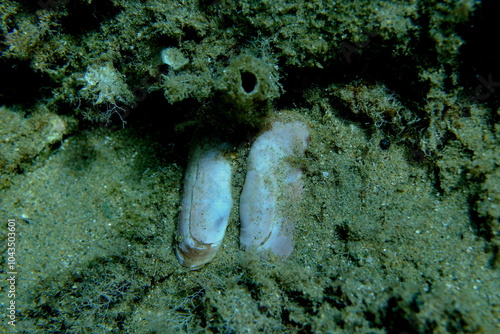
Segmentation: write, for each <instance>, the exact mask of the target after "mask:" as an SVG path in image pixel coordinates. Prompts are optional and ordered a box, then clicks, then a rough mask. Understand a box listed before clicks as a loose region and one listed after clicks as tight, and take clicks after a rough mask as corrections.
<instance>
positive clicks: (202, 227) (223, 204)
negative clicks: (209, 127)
mask: <svg viewBox="0 0 500 334" xmlns="http://www.w3.org/2000/svg"><path fill="white" fill-rule="evenodd" d="M226 149H227V144H223V143H220V142H218V141H217V140H215V139H214V138H208V139H205V140H203V141H201V142H200V141H198V142H195V143H194V145H193V148H192V151H191V155H190V157H189V161H188V166H187V170H186V175H185V179H184V192H183V197H182V206H181V212H180V216H179V222H178V226H177V230H178V238H179V244H178V246H177V248H176V255H177V258H178V259H179V262H180V263H181V264H182V265H183V266H185V267H188V268H190V269H191V270H196V269H199V268H201V267H202V266H203V265H205V264H207V263H209V262H210V261H212V260H213V259H214V257H215V255H216V253H217V250H218V249H219V247H220V245H221V244H222V240H223V239H224V234H225V233H226V227H227V224H228V221H229V214H230V211H231V206H232V197H231V163H230V161H229V160H228V159H226V158H225V156H224V155H225V150H226Z"/></svg>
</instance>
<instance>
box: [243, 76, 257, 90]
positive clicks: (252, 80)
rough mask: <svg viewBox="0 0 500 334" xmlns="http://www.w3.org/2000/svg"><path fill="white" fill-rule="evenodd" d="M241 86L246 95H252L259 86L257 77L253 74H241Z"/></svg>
mask: <svg viewBox="0 0 500 334" xmlns="http://www.w3.org/2000/svg"><path fill="white" fill-rule="evenodd" d="M240 75H241V86H242V87H243V90H244V91H245V92H246V93H251V92H252V91H253V90H254V89H255V87H256V86H257V77H255V74H253V73H251V72H247V71H244V72H240Z"/></svg>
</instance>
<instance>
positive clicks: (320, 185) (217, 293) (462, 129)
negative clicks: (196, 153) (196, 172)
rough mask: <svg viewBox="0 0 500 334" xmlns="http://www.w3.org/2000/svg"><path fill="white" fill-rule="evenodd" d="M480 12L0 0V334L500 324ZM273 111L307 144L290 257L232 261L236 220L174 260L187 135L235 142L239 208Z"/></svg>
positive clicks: (490, 97) (483, 7)
mask: <svg viewBox="0 0 500 334" xmlns="http://www.w3.org/2000/svg"><path fill="white" fill-rule="evenodd" d="M492 3H493V2H492V1H482V2H479V1H471V0H460V1H452V0H447V1H442V2H435V1H430V0H427V1H393V2H390V3H389V2H385V1H353V2H334V1H319V0H318V1H295V2H285V1H273V2H267V1H261V2H255V1H180V2H179V1H176V2H172V1H146V2H136V1H99V2H97V1H91V0H85V1H84V0H66V1H57V0H56V1H38V3H35V2H33V3H32V2H28V1H3V2H2V3H1V4H0V13H1V14H2V15H1V20H2V24H1V25H0V28H1V30H2V34H3V37H2V44H1V46H0V48H1V49H0V51H1V52H2V53H1V56H0V71H1V73H2V76H1V77H2V79H3V80H2V81H1V83H0V85H1V86H0V105H2V107H0V212H1V217H2V221H3V223H2V225H3V226H4V228H2V231H1V232H2V242H1V245H2V249H3V251H2V261H3V262H2V265H3V264H5V265H6V264H7V263H8V254H9V251H8V249H9V248H12V247H10V246H8V242H7V240H8V239H7V237H8V234H7V233H8V229H7V221H8V219H11V220H15V222H16V246H15V254H16V268H17V274H16V275H17V276H16V278H17V279H16V285H15V288H16V296H15V297H14V298H11V297H8V296H7V295H5V296H6V297H7V298H5V301H4V298H2V307H3V308H4V309H5V308H6V306H7V305H8V304H7V303H10V301H11V300H14V299H15V302H16V313H15V324H16V325H15V326H12V325H10V324H9V323H8V322H9V321H11V319H9V317H8V313H7V312H6V311H5V312H4V311H2V313H1V314H0V318H1V321H2V326H5V328H7V330H11V331H14V332H19V333H62V332H64V333H173V332H175V333H183V332H185V333H198V332H206V333H244V332H250V333H256V332H261V333H495V332H498V331H500V322H499V320H498V319H499V318H500V309H499V307H500V306H499V305H500V291H499V289H498V282H499V279H500V277H499V276H500V275H499V266H500V262H499V247H500V236H499V233H500V228H499V224H500V220H499V219H500V190H499V189H500V145H499V144H500V123H499V121H500V109H499V105H500V93H499V92H498V88H497V87H498V86H499V85H500V83H498V82H497V81H496V80H500V65H499V63H498V59H495V57H494V53H493V49H492V45H493V44H494V43H492V38H493V35H492V31H494V29H495V28H494V24H495V22H496V21H495V15H494V11H493V10H492V7H491V6H492ZM280 110H288V111H291V112H293V113H294V114H297V115H299V114H300V117H301V118H303V119H304V121H305V122H307V124H308V125H309V128H310V132H311V143H310V146H309V148H308V150H307V152H306V155H305V157H304V158H303V159H300V161H294V162H293V163H294V164H297V166H300V167H301V168H302V170H303V174H304V175H303V180H304V191H303V198H302V201H301V202H300V203H297V205H296V207H294V208H293V209H294V210H293V211H294V213H296V220H297V221H296V225H295V229H296V230H295V240H294V241H295V247H294V250H293V253H292V255H291V256H290V258H289V259H288V260H286V261H284V262H281V261H271V260H269V261H263V260H261V259H260V258H259V257H257V256H255V255H252V254H251V253H248V252H243V251H242V250H241V249H240V244H239V216H238V210H237V205H235V206H234V208H233V210H232V212H231V216H230V222H229V227H228V229H227V233H226V236H225V239H224V242H223V245H222V247H221V249H220V250H219V252H218V254H217V256H216V258H215V260H214V261H213V262H212V263H210V264H209V265H207V266H206V267H204V268H202V269H200V270H198V271H189V270H187V269H186V268H183V267H182V266H180V264H179V262H178V261H177V259H176V257H175V252H174V247H175V244H176V242H175V238H176V236H175V231H176V223H177V219H178V214H179V205H180V196H181V190H182V179H183V173H184V171H185V167H186V162H187V159H188V152H189V143H190V140H191V137H192V135H193V132H194V131H195V130H196V129H199V128H200V127H204V131H209V132H213V133H214V134H215V133H216V134H217V135H219V136H222V137H224V139H225V140H226V141H228V142H230V143H231V145H232V150H231V153H230V155H229V157H230V159H231V160H232V165H233V171H234V175H233V179H232V190H233V191H232V193H233V197H234V198H233V201H234V203H238V202H239V195H240V193H241V189H242V186H243V183H244V178H245V173H246V168H247V162H246V158H247V155H248V152H249V149H250V146H251V144H252V142H253V140H254V138H255V136H256V134H257V133H258V132H259V131H261V130H262V129H263V128H264V127H265V119H266V117H267V116H268V115H270V114H271V115H272V114H273V113H276V112H279V111H280ZM3 268H4V267H3ZM3 272H4V273H7V272H8V270H7V269H4V271H3ZM4 284H5V287H7V285H6V284H7V281H4ZM4 291H8V288H7V289H4ZM2 293H4V292H2Z"/></svg>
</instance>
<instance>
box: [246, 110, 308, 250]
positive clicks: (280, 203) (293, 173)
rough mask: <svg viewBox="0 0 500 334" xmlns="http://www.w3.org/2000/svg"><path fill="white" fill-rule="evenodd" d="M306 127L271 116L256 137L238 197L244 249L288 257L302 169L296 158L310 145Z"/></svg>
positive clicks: (300, 186) (294, 121)
mask: <svg viewBox="0 0 500 334" xmlns="http://www.w3.org/2000/svg"><path fill="white" fill-rule="evenodd" d="M309 141H310V137H309V129H308V126H307V125H306V124H305V123H303V122H301V121H297V120H293V119H291V120H289V119H283V120H275V121H273V122H272V123H271V126H270V129H269V130H267V131H265V132H263V133H262V134H261V135H260V136H259V137H257V139H256V140H255V142H254V144H253V145H252V148H251V149H250V154H249V157H248V164H249V165H248V172H247V176H246V179H245V185H244V186H243V191H242V193H241V198H240V220H241V234H240V242H241V246H242V247H243V249H248V250H251V249H253V250H255V251H256V252H258V253H259V255H261V256H262V257H264V258H268V257H278V258H281V259H286V258H288V257H289V256H290V254H291V253H292V250H293V231H294V224H295V219H294V218H295V217H294V211H296V208H297V202H298V200H299V199H300V197H301V193H302V187H303V183H302V171H301V170H300V168H298V167H297V166H296V165H295V163H294V161H293V160H294V157H300V156H302V155H303V154H304V152H305V150H306V149H307V147H308V145H309Z"/></svg>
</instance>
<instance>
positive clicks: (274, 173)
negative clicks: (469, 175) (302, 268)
mask: <svg viewBox="0 0 500 334" xmlns="http://www.w3.org/2000/svg"><path fill="white" fill-rule="evenodd" d="M309 141H310V137H309V130H308V126H307V125H306V124H305V123H304V122H301V121H297V120H293V119H287V118H284V119H277V120H274V121H272V122H271V123H270V126H269V127H268V130H266V131H264V132H262V133H261V134H260V135H259V136H258V137H257V139H256V140H255V142H254V143H253V145H252V147H251V149H250V153H249V157H248V171H247V175H246V179H245V184H244V186H243V191H242V193H241V197H240V203H239V213H240V222H241V233H240V243H241V246H242V248H243V249H245V250H248V251H255V252H257V253H258V254H259V255H260V256H261V257H263V258H271V257H274V258H280V259H286V258H288V257H289V256H290V254H291V253H292V250H293V231H294V219H293V218H294V217H293V216H294V209H295V208H296V204H297V201H298V200H299V199H300V196H301V192H302V187H303V184H302V171H301V170H300V168H298V167H297V166H296V164H295V163H294V161H293V160H294V159H293V158H294V157H300V156H301V155H303V154H304V152H305V150H306V149H307V146H308V144H309ZM228 149H229V145H228V144H226V143H221V142H219V141H217V140H216V139H214V138H205V139H203V140H199V141H197V142H195V143H194V144H193V147H192V150H191V155H190V157H189V161H188V166H187V170H186V175H185V180H184V193H183V197H182V205H181V212H180V216H179V222H178V245H177V248H176V255H177V258H178V259H179V261H180V263H181V264H182V265H183V266H185V267H188V268H190V269H191V270H196V269H199V268H201V267H203V266H204V265H205V264H207V263H209V262H211V261H212V260H213V259H214V257H215V256H216V253H217V251H218V249H219V248H220V246H221V245H222V241H223V239H224V234H225V232H226V227H227V225H228V222H229V215H230V211H231V208H232V205H233V200H232V196H231V175H232V166H231V162H230V160H229V159H228V158H227V154H226V152H227V150H228Z"/></svg>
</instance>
